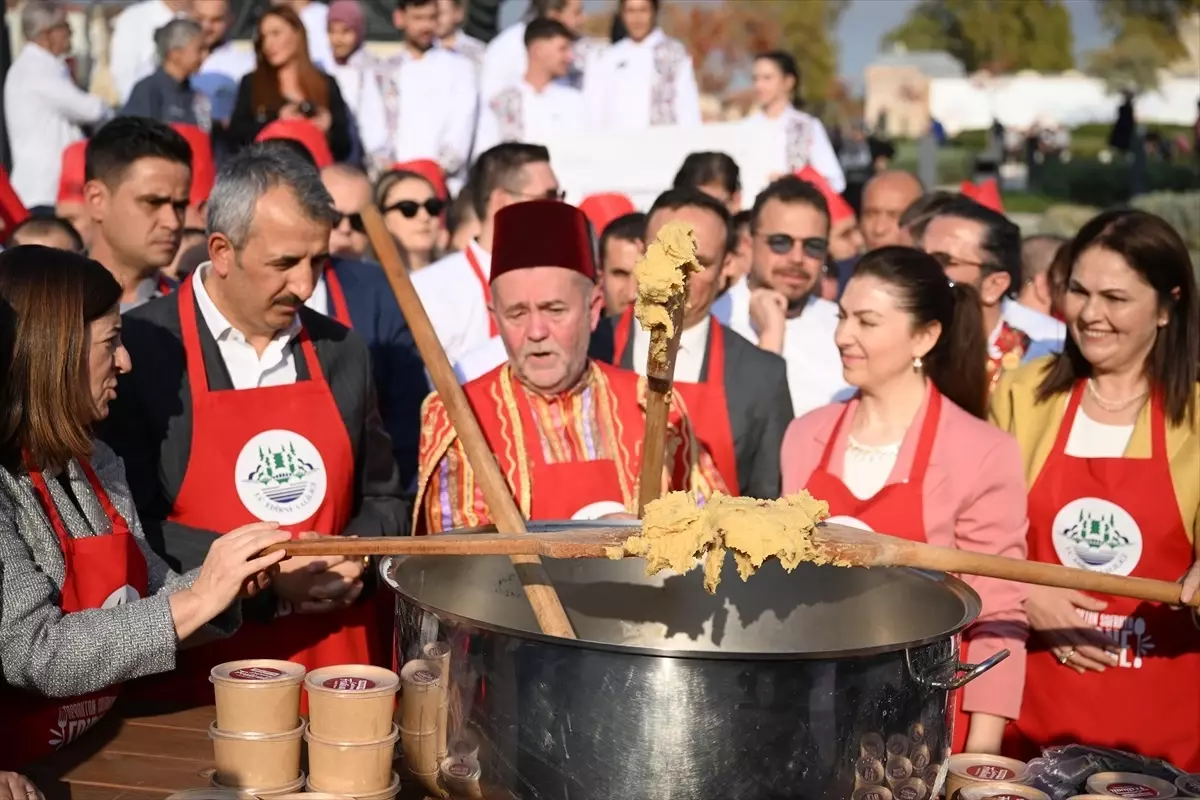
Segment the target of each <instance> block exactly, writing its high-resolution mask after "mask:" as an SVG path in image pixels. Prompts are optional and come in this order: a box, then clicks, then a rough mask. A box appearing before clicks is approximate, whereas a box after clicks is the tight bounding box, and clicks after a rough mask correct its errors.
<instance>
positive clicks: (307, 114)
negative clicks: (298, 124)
mask: <svg viewBox="0 0 1200 800" xmlns="http://www.w3.org/2000/svg"><path fill="white" fill-rule="evenodd" d="M254 53H255V56H256V58H257V64H258V65H257V66H256V67H255V69H254V71H253V72H251V73H250V74H249V75H247V76H246V77H244V78H242V82H241V85H239V86H238V95H237V103H236V105H235V106H234V109H233V116H232V118H231V119H230V120H229V142H230V144H231V145H232V146H233V147H234V148H235V149H237V148H241V147H244V146H245V145H248V144H250V143H251V142H253V141H254V138H255V137H256V136H258V134H259V131H261V130H262V129H263V128H265V127H266V126H267V125H269V124H270V123H272V122H275V121H276V120H307V121H308V122H311V123H312V124H313V125H315V126H316V127H317V129H318V130H320V131H321V132H322V133H323V134H325V139H326V140H327V141H328V143H329V149H330V151H331V152H332V153H333V158H334V160H336V161H345V160H346V159H347V158H349V157H350V151H351V148H352V144H353V142H352V139H351V131H350V116H349V112H348V111H347V110H346V103H345V101H343V100H342V93H341V91H340V90H339V89H338V83H337V81H336V80H335V79H333V78H331V77H330V76H328V75H326V74H325V73H324V72H322V71H321V70H319V69H317V68H316V67H315V66H313V63H312V61H311V60H310V58H309V54H308V36H307V34H305V32H304V23H303V22H301V20H300V17H299V16H297V15H296V12H295V11H292V10H291V9H290V8H289V7H287V6H275V7H272V8H268V9H267V10H266V11H264V12H263V15H262V17H261V18H260V19H259V21H258V28H257V29H256V30H255V34H254Z"/></svg>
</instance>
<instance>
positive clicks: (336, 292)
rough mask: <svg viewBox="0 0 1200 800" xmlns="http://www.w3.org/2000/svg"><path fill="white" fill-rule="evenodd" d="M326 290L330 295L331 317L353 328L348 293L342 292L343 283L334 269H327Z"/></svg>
mask: <svg viewBox="0 0 1200 800" xmlns="http://www.w3.org/2000/svg"><path fill="white" fill-rule="evenodd" d="M325 289H326V291H327V292H328V294H329V316H331V317H333V318H334V319H336V320H337V321H338V322H340V323H342V324H343V325H345V326H346V327H347V328H353V327H354V325H353V324H351V322H350V307H349V306H348V305H346V293H345V292H343V291H342V281H341V279H340V278H338V276H337V272H335V271H334V269H333V267H326V268H325Z"/></svg>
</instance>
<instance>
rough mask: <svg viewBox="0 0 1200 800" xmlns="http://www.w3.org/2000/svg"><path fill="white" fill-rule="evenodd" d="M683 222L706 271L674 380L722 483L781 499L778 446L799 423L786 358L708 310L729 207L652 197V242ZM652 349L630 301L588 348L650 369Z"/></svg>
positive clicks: (692, 292) (689, 309)
mask: <svg viewBox="0 0 1200 800" xmlns="http://www.w3.org/2000/svg"><path fill="white" fill-rule="evenodd" d="M676 220H677V221H680V222H684V223H686V224H688V225H690V226H691V228H692V230H693V231H694V232H695V237H696V258H697V261H698V262H699V266H700V268H701V269H700V271H699V272H697V273H694V274H692V276H691V277H690V278H689V279H688V300H687V306H686V308H685V309H684V314H683V332H682V334H681V335H680V345H679V355H678V358H677V360H676V364H675V387H676V389H678V390H679V393H680V394H681V395H682V397H683V401H684V403H685V404H686V406H687V412H688V415H689V416H690V418H691V420H692V424H693V426H694V427H695V429H696V436H697V438H699V439H700V441H701V442H703V443H704V445H705V446H706V447H707V448H708V450H709V452H710V453H711V454H712V456H713V460H714V461H715V462H716V465H717V469H718V470H720V472H721V475H722V477H723V478H724V479H725V483H726V484H727V485H729V487H730V488H731V489H732V488H733V487H737V488H738V489H739V490H740V492H741V494H743V495H746V496H749V497H761V498H775V497H778V496H779V489H780V475H779V448H780V446H781V445H782V443H783V434H784V431H786V430H787V426H788V423H790V422H791V421H792V400H791V395H790V394H789V392H788V385H787V368H786V366H785V365H784V361H783V359H782V358H780V357H779V356H777V355H775V354H774V353H769V352H767V351H765V350H761V349H759V348H758V347H755V346H754V345H752V344H751V343H750V342H748V341H746V340H745V339H743V338H742V337H741V336H738V335H737V334H736V333H734V332H733V331H731V330H730V329H729V328H727V327H725V326H724V325H721V324H720V323H719V322H718V321H717V320H716V318H715V317H713V316H712V314H711V309H712V304H713V302H714V301H715V300H716V298H717V295H718V293H719V292H720V289H721V285H720V284H721V274H722V271H723V269H724V268H725V266H726V260H727V259H728V258H729V257H730V256H731V255H732V252H733V245H734V231H733V226H732V222H731V219H730V216H729V211H728V210H727V209H726V208H725V206H724V205H722V204H721V203H720V202H718V201H717V200H714V199H713V198H711V197H709V196H708V195H706V194H704V193H703V192H700V191H697V190H694V189H672V190H670V191H668V192H664V193H663V194H661V195H659V197H658V199H657V200H655V201H654V205H653V207H652V208H651V209H650V213H649V215H648V216H647V223H646V238H645V241H647V242H650V241H653V240H654V237H655V236H656V235H657V234H658V231H659V230H660V229H661V228H662V227H663V225H665V224H667V223H668V222H672V221H676ZM649 346H650V338H649V336H648V335H647V334H646V333H645V332H644V331H642V330H641V327H640V326H639V325H638V324H637V323H636V322H635V321H634V319H633V309H632V308H629V309H627V310H626V312H625V313H624V314H622V315H621V316H620V317H619V318H618V317H613V318H608V319H603V320H601V322H600V325H599V326H598V327H597V329H596V332H595V333H594V334H593V335H592V342H591V347H590V352H589V355H590V356H591V357H592V358H595V359H598V360H601V361H605V362H607V363H610V364H615V365H617V366H620V367H625V368H627V369H636V370H637V372H638V373H639V374H645V371H646V357H647V353H648V351H649Z"/></svg>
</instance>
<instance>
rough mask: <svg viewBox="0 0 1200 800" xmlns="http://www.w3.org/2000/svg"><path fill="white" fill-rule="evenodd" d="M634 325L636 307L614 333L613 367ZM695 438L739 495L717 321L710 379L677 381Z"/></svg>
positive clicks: (712, 325) (711, 333) (711, 335)
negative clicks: (690, 381) (692, 381)
mask: <svg viewBox="0 0 1200 800" xmlns="http://www.w3.org/2000/svg"><path fill="white" fill-rule="evenodd" d="M634 324H635V322H634V319H633V306H630V307H629V308H627V309H625V311H624V312H623V313H622V314H621V317H620V319H618V320H617V324H616V326H615V329H614V331H613V363H614V365H616V366H620V362H621V357H622V356H623V355H624V354H625V348H626V347H628V346H629V340H630V335H629V334H630V332H631V331H632V330H633V326H634ZM675 388H676V389H678V390H679V394H680V396H681V397H682V398H683V402H684V404H685V405H686V406H687V412H688V418H689V419H690V420H691V421H692V428H693V429H694V430H695V432H696V438H697V439H698V440H699V441H700V443H701V444H703V445H704V447H705V449H707V450H708V454H709V455H711V456H712V459H713V463H715V464H716V466H717V470H718V471H719V472H720V473H721V477H722V478H723V479H724V480H725V486H726V487H727V488H728V490H729V493H730V494H731V495H735V496H736V495H739V494H741V492H740V491H739V488H740V486H741V484H740V483H738V474H737V448H736V446H735V445H734V441H733V429H732V428H730V426H729V405H728V404H727V403H726V401H725V330H724V328H723V327H722V325H721V323H720V322H719V321H717V318H716V317H710V318H709V321H708V378H707V379H706V380H704V381H701V382H699V383H688V382H684V381H676V382H675Z"/></svg>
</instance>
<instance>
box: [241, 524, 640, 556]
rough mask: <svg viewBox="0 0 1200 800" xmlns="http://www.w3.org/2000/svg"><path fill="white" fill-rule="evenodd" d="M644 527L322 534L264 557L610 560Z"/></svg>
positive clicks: (279, 547) (275, 547)
mask: <svg viewBox="0 0 1200 800" xmlns="http://www.w3.org/2000/svg"><path fill="white" fill-rule="evenodd" d="M640 532H641V529H640V528H629V527H612V528H589V529H587V530H586V531H570V530H566V531H559V532H554V533H443V534H439V535H437V536H375V537H367V538H362V539H359V538H355V537H350V536H322V537H321V538H319V539H293V540H292V541H290V542H284V543H283V544H276V545H271V546H270V547H268V548H267V549H266V550H264V551H263V553H264V554H266V553H272V552H275V551H276V550H283V551H285V552H287V554H288V555H289V556H346V557H348V558H358V557H362V556H410V555H413V556H513V555H530V556H533V555H537V556H544V557H546V558H606V557H607V555H608V554H607V548H609V547H616V546H618V545H621V544H623V543H624V542H625V540H626V539H628V538H629V537H630V536H632V535H635V534H638V533H640Z"/></svg>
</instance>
